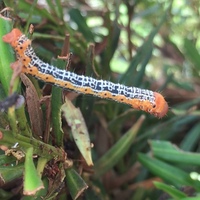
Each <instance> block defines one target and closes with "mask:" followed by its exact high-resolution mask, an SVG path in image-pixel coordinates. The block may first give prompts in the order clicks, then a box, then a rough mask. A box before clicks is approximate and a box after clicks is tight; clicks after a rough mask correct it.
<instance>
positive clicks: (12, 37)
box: [3, 28, 23, 48]
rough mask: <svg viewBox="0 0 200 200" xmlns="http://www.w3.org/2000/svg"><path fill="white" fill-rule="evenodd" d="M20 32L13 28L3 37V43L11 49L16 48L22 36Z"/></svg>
mask: <svg viewBox="0 0 200 200" xmlns="http://www.w3.org/2000/svg"><path fill="white" fill-rule="evenodd" d="M22 35H23V34H22V32H21V31H20V30H19V29H17V28H14V29H13V30H12V31H11V32H10V33H8V34H6V35H4V36H3V41H4V42H6V43H9V44H10V45H11V46H12V47H14V48H16V46H17V44H18V39H19V38H20V37H21V36H22Z"/></svg>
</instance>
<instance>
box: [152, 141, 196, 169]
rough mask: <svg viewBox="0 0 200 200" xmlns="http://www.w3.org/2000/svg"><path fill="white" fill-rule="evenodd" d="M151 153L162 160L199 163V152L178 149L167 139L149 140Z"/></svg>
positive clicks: (191, 163)
mask: <svg viewBox="0 0 200 200" xmlns="http://www.w3.org/2000/svg"><path fill="white" fill-rule="evenodd" d="M150 144H151V148H152V151H153V155H154V156H155V157H157V158H160V159H162V160H166V161H170V162H174V163H184V164H188V165H198V166H199V165H200V154H199V153H190V152H185V151H182V150H181V149H178V147H176V146H175V145H173V144H171V143H170V142H168V141H153V140H152V141H150Z"/></svg>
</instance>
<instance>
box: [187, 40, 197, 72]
mask: <svg viewBox="0 0 200 200" xmlns="http://www.w3.org/2000/svg"><path fill="white" fill-rule="evenodd" d="M184 48H185V55H186V56H187V57H188V58H189V59H190V61H191V62H192V63H193V65H194V66H195V67H196V68H197V70H198V71H199V70H200V54H199V52H198V50H197V48H196V47H195V45H194V44H193V41H192V40H189V39H187V38H185V40H184Z"/></svg>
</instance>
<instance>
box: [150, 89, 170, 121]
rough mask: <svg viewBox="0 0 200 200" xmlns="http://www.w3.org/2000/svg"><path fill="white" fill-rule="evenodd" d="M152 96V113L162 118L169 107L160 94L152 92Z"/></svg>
mask: <svg viewBox="0 0 200 200" xmlns="http://www.w3.org/2000/svg"><path fill="white" fill-rule="evenodd" d="M154 96H155V107H154V108H153V109H152V114H153V115H155V116H156V117H158V118H162V117H164V116H165V115H166V114H167V112H168V109H169V107H168V104H167V102H166V101H165V99H164V97H163V96H162V95H161V94H159V93H157V92H154Z"/></svg>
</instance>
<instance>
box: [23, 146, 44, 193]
mask: <svg viewBox="0 0 200 200" xmlns="http://www.w3.org/2000/svg"><path fill="white" fill-rule="evenodd" d="M43 188H44V186H43V183H42V180H41V178H40V176H39V174H38V172H37V170H36V168H35V165H34V163H33V148H32V147H31V148H29V149H28V150H27V152H26V158H25V172H24V191H23V193H24V195H35V194H36V192H37V191H39V190H41V189H43Z"/></svg>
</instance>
